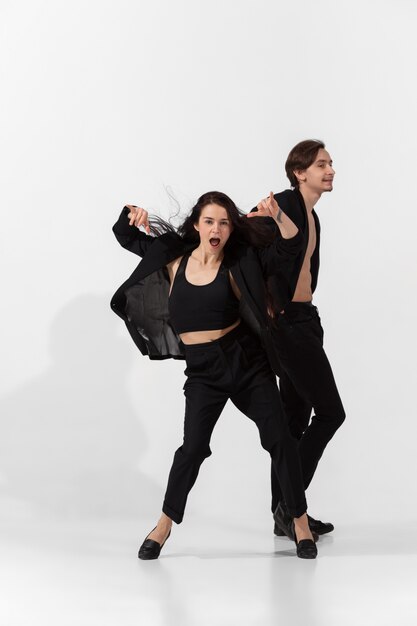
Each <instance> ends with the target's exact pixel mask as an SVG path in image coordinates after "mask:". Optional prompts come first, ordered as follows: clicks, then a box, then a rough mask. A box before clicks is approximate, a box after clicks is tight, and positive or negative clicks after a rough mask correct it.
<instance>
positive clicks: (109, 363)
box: [0, 0, 417, 532]
mask: <svg viewBox="0 0 417 626" xmlns="http://www.w3.org/2000/svg"><path fill="white" fill-rule="evenodd" d="M416 17H417V10H416V5H415V3H414V2H411V1H407V0H395V1H394V0H390V1H389V0H385V1H381V0H380V1H375V2H373V1H369V2H352V1H350V2H345V1H339V2H334V1H330V0H329V1H324V0H317V1H316V2H314V3H313V2H308V1H307V0H302V1H300V2H297V3H289V2H278V1H272V0H257V1H251V0H240V1H234V2H232V1H230V0H223V1H221V2H220V1H219V0H211V2H201V1H191V0H184V1H178V0H176V1H174V2H169V1H167V0H165V1H153V2H134V1H133V0H130V1H128V0H118V1H117V2H115V1H108V0H101V1H100V2H97V1H91V2H80V1H79V0H76V1H72V2H64V1H62V0H59V1H52V0H50V1H45V2H41V1H38V2H7V1H6V2H4V1H3V2H2V5H1V12H0V22H1V44H0V45H1V47H0V60H1V61H0V62H1V77H0V78H1V89H2V97H1V180H2V182H1V189H0V193H1V235H0V236H1V268H2V269H1V272H2V276H1V286H2V307H1V310H2V315H1V320H2V322H1V325H0V332H1V340H0V341H1V343H0V345H1V361H2V370H1V376H0V384H1V399H0V412H1V435H0V503H1V510H2V515H3V516H6V517H8V516H16V517H19V518H20V519H27V520H31V519H34V518H36V517H38V516H45V518H47V517H49V518H51V519H52V518H54V519H66V520H68V519H87V518H89V519H90V518H92V517H93V518H94V517H96V516H99V517H100V519H103V517H122V518H125V519H127V518H129V519H135V520H139V522H138V524H139V526H140V528H143V529H145V526H146V524H145V522H143V523H141V522H140V520H141V519H143V520H146V523H147V522H148V520H149V521H152V520H153V519H154V518H156V516H157V515H158V512H159V510H160V505H161V502H162V497H163V493H164V489H165V484H166V478H167V473H168V470H169V467H170V464H171V460H172V455H173V452H174V450H175V449H176V448H177V447H178V445H180V442H181V435H182V420H183V396H182V384H183V380H184V377H183V369H184V365H183V363H182V362H174V361H167V362H162V363H157V362H150V361H149V360H148V359H146V358H144V357H142V356H141V355H140V353H139V352H138V351H137V349H136V348H135V346H134V344H133V343H132V342H131V340H130V338H129V337H128V335H127V332H126V330H125V328H124V325H123V323H122V322H121V320H120V319H119V318H117V317H116V316H115V315H114V314H113V313H112V312H111V311H110V308H109V300H110V297H111V295H112V293H113V292H114V291H115V290H116V288H117V287H118V286H119V285H120V284H121V283H122V282H123V281H124V280H125V279H126V278H127V276H128V275H129V274H130V273H131V271H133V269H134V267H135V265H136V261H137V259H136V257H134V256H133V255H130V254H129V253H127V252H126V251H124V250H123V249H122V248H120V247H119V246H118V244H117V242H116V240H115V239H114V237H113V235H112V233H111V226H112V224H113V223H114V221H115V220H116V218H117V216H118V214H119V211H120V210H121V208H122V206H123V205H124V204H125V203H128V202H131V203H135V204H141V205H143V206H145V207H147V208H149V210H151V211H154V212H159V213H160V214H161V215H163V216H165V217H167V216H169V214H170V213H172V212H174V211H175V204H173V203H172V201H170V197H169V195H168V193H167V191H166V188H167V187H168V188H170V189H171V191H172V193H173V194H174V196H175V197H176V199H177V200H178V201H179V202H180V204H181V208H182V211H183V212H184V214H185V213H186V212H187V211H188V210H189V209H190V207H191V206H192V204H193V202H194V201H195V200H196V199H197V197H198V196H199V195H200V194H202V193H203V192H206V191H208V190H212V189H217V190H221V191H224V192H225V193H227V194H229V195H230V196H231V197H232V198H233V199H234V200H235V201H236V202H237V203H238V205H239V206H240V207H241V208H243V209H245V210H247V209H250V208H251V207H252V206H253V205H254V204H255V203H256V202H257V201H258V200H259V198H260V197H262V196H264V195H266V194H267V193H268V192H269V191H270V190H271V189H272V190H273V191H274V192H278V191H280V190H282V189H284V188H286V187H288V181H287V180H286V178H285V172H284V167H283V166H284V162H285V159H286V156H287V154H288V151H289V150H290V148H291V147H292V146H293V145H294V144H295V143H297V142H298V141H300V140H302V139H305V138H309V137H314V138H316V137H318V138H320V139H323V140H324V141H325V142H326V145H327V147H328V149H329V151H330V153H331V155H332V157H333V159H334V166H335V169H336V179H335V187H334V191H333V192H332V194H329V195H327V196H325V197H323V198H322V199H321V201H320V203H319V205H318V207H317V211H318V214H319V216H320V219H321V223H322V249H321V260H322V266H321V273H320V280H319V288H318V290H317V292H316V294H315V304H316V305H318V307H319V309H320V314H321V317H322V322H323V325H324V328H325V346H326V349H327V352H328V355H329V357H330V360H331V362H332V365H333V368H334V372H335V376H336V379H337V381H338V386H339V389H340V392H341V395H342V398H343V401H344V404H345V408H346V413H347V419H346V422H345V424H344V426H343V428H342V429H341V430H340V431H339V432H338V433H337V435H336V436H335V438H334V440H333V441H332V442H331V444H330V445H329V447H328V449H327V450H326V453H325V456H324V458H323V460H322V462H321V465H320V467H319V470H318V472H317V474H316V477H315V481H314V484H313V485H312V487H311V488H310V490H309V491H308V498H309V502H310V510H311V512H312V514H315V515H317V516H320V517H322V518H329V519H332V521H334V522H335V523H337V522H339V523H340V522H341V521H342V520H343V521H346V520H350V521H353V522H355V521H356V522H358V521H362V520H365V521H367V522H372V521H373V520H375V519H378V520H381V519H383V520H384V521H386V522H390V521H394V520H398V519H405V520H408V521H413V520H415V519H416V517H417V504H416V499H415V493H414V480H413V477H414V476H415V475H416V469H417V468H416V460H415V440H416V422H415V413H416V410H415V362H414V355H415V331H414V328H415V311H416V289H415V287H416V275H415V269H416V254H415V232H416V219H415V210H416V208H415V206H416V205H415V199H414V187H415V171H416V148H415V147H416V119H415V118H416V114H415V112H416V110H417V96H416V88H415V58H416V44H415V20H416ZM212 450H213V456H212V457H211V458H210V459H209V460H207V461H206V463H205V464H204V466H203V468H202V470H201V474H200V477H199V479H198V483H197V485H196V487H195V489H194V491H193V492H192V494H191V496H190V500H189V507H188V509H187V517H186V521H187V523H189V524H192V523H197V521H195V522H193V520H197V519H199V518H205V519H211V520H212V521H213V524H216V523H220V521H221V520H222V521H224V520H227V519H230V520H233V519H236V515H239V517H241V518H250V519H254V520H257V519H262V520H266V519H269V517H268V516H269V515H270V514H269V461H268V458H267V455H266V453H265V452H264V451H263V450H262V448H261V447H260V444H259V441H258V434H257V432H256V429H255V428H254V426H253V425H252V424H251V423H250V422H249V421H248V420H246V419H245V418H244V417H243V416H241V415H240V414H238V413H237V411H236V409H234V407H232V406H230V407H228V408H227V409H226V410H225V412H224V414H223V415H222V418H221V419H220V421H219V423H218V426H217V428H216V431H215V434H214V437H213V441H212ZM188 520H190V521H189V522H188ZM146 530H147V529H146ZM141 532H142V531H141Z"/></svg>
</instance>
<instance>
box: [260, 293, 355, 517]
mask: <svg viewBox="0 0 417 626" xmlns="http://www.w3.org/2000/svg"><path fill="white" fill-rule="evenodd" d="M272 340H273V345H274V350H275V352H276V354H277V355H278V358H279V369H280V373H279V386H280V391H281V399H282V404H283V406H284V411H285V413H286V416H287V418H288V423H289V428H290V431H291V433H292V435H293V436H294V437H295V438H296V439H297V440H298V441H299V452H300V459H301V466H302V471H303V479H304V488H305V489H307V487H308V486H309V484H310V482H311V479H312V478H313V475H314V472H315V470H316V468H317V464H318V462H319V460H320V458H321V456H322V454H323V451H324V449H325V447H326V445H327V444H328V442H329V441H330V439H331V438H332V437H333V435H334V433H335V432H336V430H337V429H338V428H339V426H341V425H342V423H343V421H344V419H345V411H344V409H343V405H342V401H341V399H340V396H339V392H338V390H337V387H336V383H335V380H334V377H333V372H332V369H331V367H330V363H329V361H328V358H327V356H326V353H325V352H324V349H323V328H322V326H321V323H320V317H319V314H318V311H317V308H316V307H315V306H314V305H313V304H311V303H304V302H303V303H301V302H291V303H290V304H289V305H288V306H287V307H286V308H285V312H284V313H282V314H278V315H277V316H276V318H275V323H274V326H273V328H272ZM312 409H314V415H313V417H312V419H311V421H310V416H311V411H312ZM271 486H272V512H274V511H275V509H276V507H277V504H278V502H279V501H280V500H282V499H284V501H285V494H284V493H283V491H282V489H281V486H280V484H279V482H278V481H277V479H276V475H275V471H274V470H272V471H271Z"/></svg>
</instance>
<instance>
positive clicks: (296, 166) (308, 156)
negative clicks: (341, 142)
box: [285, 139, 326, 187]
mask: <svg viewBox="0 0 417 626" xmlns="http://www.w3.org/2000/svg"><path fill="white" fill-rule="evenodd" d="M325 147H326V146H325V144H324V142H323V141H320V139H305V140H304V141H300V143H297V145H296V146H294V148H293V149H292V150H291V152H290V153H289V155H288V158H287V160H286V163H285V171H286V173H287V177H288V178H289V181H290V183H291V187H299V185H300V183H299V182H298V180H297V177H296V175H295V174H294V171H295V170H306V169H307V168H308V167H310V165H312V163H314V161H315V158H316V156H317V153H318V151H319V150H320V149H321V148H325Z"/></svg>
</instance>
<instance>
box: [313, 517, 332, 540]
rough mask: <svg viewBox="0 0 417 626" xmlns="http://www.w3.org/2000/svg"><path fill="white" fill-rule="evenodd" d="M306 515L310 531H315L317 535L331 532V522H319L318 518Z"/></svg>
mask: <svg viewBox="0 0 417 626" xmlns="http://www.w3.org/2000/svg"><path fill="white" fill-rule="evenodd" d="M307 517H308V525H309V526H310V530H311V532H313V531H314V532H315V533H317V534H318V535H325V534H326V533H331V532H332V530H334V526H333V524H331V523H330V522H321V521H320V520H319V519H314V517H310V515H308V514H307Z"/></svg>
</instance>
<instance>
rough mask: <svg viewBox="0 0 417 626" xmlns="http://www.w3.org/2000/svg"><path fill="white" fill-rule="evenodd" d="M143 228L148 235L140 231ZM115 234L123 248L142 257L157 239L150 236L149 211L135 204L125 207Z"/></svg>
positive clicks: (116, 225)
mask: <svg viewBox="0 0 417 626" xmlns="http://www.w3.org/2000/svg"><path fill="white" fill-rule="evenodd" d="M141 227H143V228H144V229H145V230H146V233H147V234H146V233H144V232H143V231H142V230H140V228H141ZM113 232H114V234H115V237H116V239H117V241H118V242H119V243H120V245H121V246H123V248H126V250H129V252H133V253H134V254H138V255H139V256H141V257H142V256H144V255H145V254H146V251H147V250H148V249H149V246H150V245H151V244H152V243H153V242H154V241H155V237H152V236H151V235H150V234H149V232H150V226H149V220H148V211H146V210H145V209H143V208H141V207H137V206H135V205H133V204H127V205H126V206H125V207H123V210H122V212H121V213H120V216H119V219H118V220H117V222H116V223H115V225H114V226H113Z"/></svg>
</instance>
